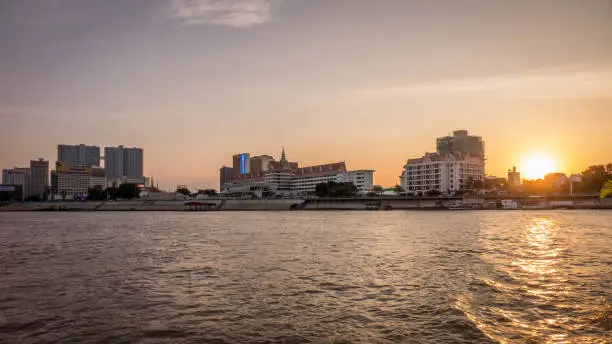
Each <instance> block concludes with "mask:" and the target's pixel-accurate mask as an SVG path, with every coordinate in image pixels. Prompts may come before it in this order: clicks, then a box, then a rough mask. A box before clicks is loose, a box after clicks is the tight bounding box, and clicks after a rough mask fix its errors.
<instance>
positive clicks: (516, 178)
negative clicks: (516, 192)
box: [508, 167, 521, 187]
mask: <svg viewBox="0 0 612 344" xmlns="http://www.w3.org/2000/svg"><path fill="white" fill-rule="evenodd" d="M508 185H510V187H518V186H521V172H517V171H516V167H512V169H511V170H508Z"/></svg>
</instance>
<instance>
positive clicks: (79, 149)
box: [57, 144, 100, 166]
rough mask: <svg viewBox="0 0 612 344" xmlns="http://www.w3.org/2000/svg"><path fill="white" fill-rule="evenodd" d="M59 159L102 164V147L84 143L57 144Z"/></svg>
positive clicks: (93, 164)
mask: <svg viewBox="0 0 612 344" xmlns="http://www.w3.org/2000/svg"><path fill="white" fill-rule="evenodd" d="M57 161H64V162H67V163H70V164H85V165H91V166H100V147H97V146H87V145H84V144H80V145H64V144H62V145H57Z"/></svg>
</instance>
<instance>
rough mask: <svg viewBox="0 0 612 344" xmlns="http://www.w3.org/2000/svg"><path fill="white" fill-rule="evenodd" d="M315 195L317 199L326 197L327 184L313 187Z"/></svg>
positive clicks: (327, 193) (327, 191)
mask: <svg viewBox="0 0 612 344" xmlns="http://www.w3.org/2000/svg"><path fill="white" fill-rule="evenodd" d="M315 194H316V195H317V197H327V196H329V184H328V183H319V184H317V186H316V187H315Z"/></svg>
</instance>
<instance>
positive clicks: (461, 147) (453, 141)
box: [436, 130, 485, 161]
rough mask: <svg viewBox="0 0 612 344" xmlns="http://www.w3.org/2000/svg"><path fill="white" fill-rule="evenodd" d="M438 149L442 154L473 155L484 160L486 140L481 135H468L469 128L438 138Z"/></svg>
mask: <svg viewBox="0 0 612 344" xmlns="http://www.w3.org/2000/svg"><path fill="white" fill-rule="evenodd" d="M436 151H437V153H438V154H440V155H441V156H446V155H448V154H454V155H455V156H468V155H469V156H472V157H476V158H480V159H481V160H483V161H484V158H485V150H484V142H483V141H482V137H480V136H471V135H468V131H467V130H457V131H454V132H453V136H445V137H439V138H438V139H437V140H436Z"/></svg>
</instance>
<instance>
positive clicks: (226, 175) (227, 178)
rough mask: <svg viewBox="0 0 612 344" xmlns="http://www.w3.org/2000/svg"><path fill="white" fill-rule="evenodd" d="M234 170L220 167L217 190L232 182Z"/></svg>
mask: <svg viewBox="0 0 612 344" xmlns="http://www.w3.org/2000/svg"><path fill="white" fill-rule="evenodd" d="M233 175H234V169H233V168H231V167H229V166H221V168H220V169H219V190H222V189H223V185H225V184H227V183H230V182H231V181H232V180H233Z"/></svg>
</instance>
